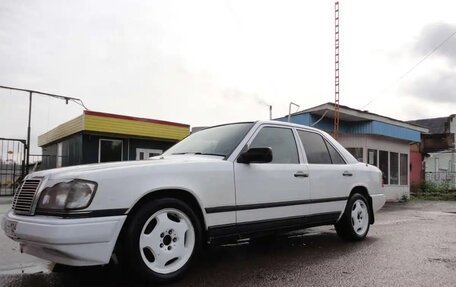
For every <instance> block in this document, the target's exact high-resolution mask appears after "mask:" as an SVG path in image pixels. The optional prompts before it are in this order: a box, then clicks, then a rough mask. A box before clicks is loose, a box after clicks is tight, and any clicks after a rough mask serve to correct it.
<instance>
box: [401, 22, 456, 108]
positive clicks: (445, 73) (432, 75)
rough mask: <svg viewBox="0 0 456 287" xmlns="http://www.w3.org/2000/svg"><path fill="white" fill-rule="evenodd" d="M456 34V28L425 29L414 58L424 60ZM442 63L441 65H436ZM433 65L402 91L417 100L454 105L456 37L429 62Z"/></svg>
mask: <svg viewBox="0 0 456 287" xmlns="http://www.w3.org/2000/svg"><path fill="white" fill-rule="evenodd" d="M455 32H456V25H454V24H447V23H433V24H429V25H427V26H424V27H423V29H422V30H421V33H420V35H419V37H418V40H417V41H416V42H415V43H414V45H413V47H412V50H411V52H412V55H414V56H416V57H417V59H418V58H422V57H423V56H425V55H428V54H429V52H431V51H432V50H433V49H435V48H436V47H438V46H437V45H439V43H442V41H444V40H445V39H448V37H449V36H450V35H452V34H453V33H455ZM436 60H440V61H436ZM426 61H427V62H431V65H427V70H423V69H422V71H421V73H420V74H418V75H416V76H415V77H414V78H413V80H412V81H411V82H410V83H407V85H404V86H403V88H402V90H403V91H404V92H406V93H408V94H409V95H411V96H412V97H414V98H418V99H424V100H428V101H432V102H434V103H452V104H454V102H455V100H456V69H455V64H456V35H454V36H453V37H452V38H450V39H449V40H448V41H446V42H445V43H444V44H443V45H442V46H440V47H439V48H438V49H437V50H436V51H435V52H434V54H433V56H432V57H430V58H428V59H426Z"/></svg>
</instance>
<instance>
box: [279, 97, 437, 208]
mask: <svg viewBox="0 0 456 287" xmlns="http://www.w3.org/2000/svg"><path fill="white" fill-rule="evenodd" d="M339 115H340V128H339V130H340V131H339V138H338V141H339V142H340V143H341V144H342V145H343V146H344V147H345V148H347V150H348V151H350V152H351V153H352V154H353V155H354V156H355V157H356V158H358V160H359V161H362V162H365V163H369V164H372V165H375V166H377V167H379V168H380V169H381V170H382V172H383V182H384V184H385V185H384V186H385V194H386V195H387V198H388V199H390V200H398V199H401V198H402V197H403V196H406V197H409V196H410V179H409V176H410V143H416V142H420V141H421V133H427V132H428V129H427V128H423V127H420V126H417V125H414V124H411V123H407V122H404V121H400V120H396V119H392V118H388V117H384V116H381V115H377V114H374V113H369V112H367V111H361V110H356V109H352V108H350V107H347V106H340V111H339ZM278 120H282V121H287V117H283V118H279V119H278ZM290 121H291V122H294V123H298V124H303V125H308V126H313V127H316V128H319V129H322V130H324V131H326V132H329V133H332V132H333V129H334V104H333V103H326V104H322V105H319V106H316V107H313V108H310V109H307V110H304V111H301V112H297V113H294V114H292V115H291V120H290Z"/></svg>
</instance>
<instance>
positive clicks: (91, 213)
mask: <svg viewBox="0 0 456 287" xmlns="http://www.w3.org/2000/svg"><path fill="white" fill-rule="evenodd" d="M127 210H128V209H127V208H118V209H99V210H67V211H61V210H56V211H54V210H39V209H38V210H37V211H36V212H35V215H49V216H58V217H62V218H89V217H106V216H118V215H126V212H127Z"/></svg>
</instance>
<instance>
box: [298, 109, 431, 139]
mask: <svg viewBox="0 0 456 287" xmlns="http://www.w3.org/2000/svg"><path fill="white" fill-rule="evenodd" d="M300 113H310V114H312V115H317V116H323V115H325V117H328V118H334V104H332V103H326V104H322V105H319V106H316V107H313V108H310V109H307V110H304V111H301V112H299V113H295V114H300ZM339 119H340V120H342V121H347V122H361V121H379V122H383V123H387V124H391V125H395V126H399V127H403V128H407V129H411V130H415V131H419V132H421V133H428V132H429V129H427V128H424V127H421V126H417V125H414V124H410V123H407V122H404V121H400V120H396V119H393V118H389V117H385V116H381V115H378V114H374V113H369V112H367V111H361V110H356V109H352V108H348V107H346V106H340V108H339Z"/></svg>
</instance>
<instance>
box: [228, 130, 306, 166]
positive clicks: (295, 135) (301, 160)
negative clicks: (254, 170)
mask: <svg viewBox="0 0 456 287" xmlns="http://www.w3.org/2000/svg"><path fill="white" fill-rule="evenodd" d="M263 128H282V129H288V130H291V133H292V135H293V138H294V142H295V145H296V151H297V152H298V162H297V163H273V162H269V163H266V164H293V165H299V164H301V163H303V153H302V150H301V148H300V146H299V143H298V141H297V134H296V130H295V129H294V128H293V127H291V126H282V125H273V124H262V125H260V126H258V128H257V129H256V130H255V131H254V132H253V134H252V135H251V136H250V137H249V139H248V140H247V142H246V144H245V146H244V148H243V149H242V150H241V151H240V152H239V154H238V155H237V156H236V157H235V158H234V162H237V160H238V158H239V157H240V156H241V154H242V153H243V152H245V151H246V150H247V149H249V148H250V147H251V144H252V142H253V141H254V140H255V138H256V136H257V135H258V134H259V133H260V131H261V130H262V129H263ZM246 147H247V149H246ZM253 164H257V163H253ZM260 164H265V163H260Z"/></svg>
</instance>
